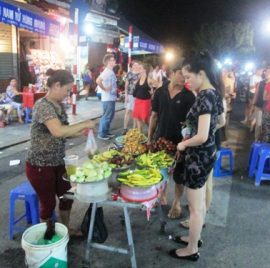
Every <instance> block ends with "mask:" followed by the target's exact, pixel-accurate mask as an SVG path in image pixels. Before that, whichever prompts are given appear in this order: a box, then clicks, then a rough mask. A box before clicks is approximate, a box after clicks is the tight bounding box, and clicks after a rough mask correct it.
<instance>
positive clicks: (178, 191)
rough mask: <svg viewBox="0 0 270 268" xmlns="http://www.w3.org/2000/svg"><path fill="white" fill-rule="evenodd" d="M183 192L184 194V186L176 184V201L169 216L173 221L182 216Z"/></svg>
mask: <svg viewBox="0 0 270 268" xmlns="http://www.w3.org/2000/svg"><path fill="white" fill-rule="evenodd" d="M183 192H184V186H183V185H182V184H175V188H174V200H173V204H172V207H171V209H170V211H169V214H168V217H169V218H171V219H175V218H178V217H180V215H181V205H180V201H181V197H182V194H183Z"/></svg>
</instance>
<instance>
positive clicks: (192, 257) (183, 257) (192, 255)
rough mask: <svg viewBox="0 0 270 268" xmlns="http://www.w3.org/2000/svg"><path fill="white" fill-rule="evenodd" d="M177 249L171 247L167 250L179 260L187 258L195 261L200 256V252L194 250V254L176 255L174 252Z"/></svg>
mask: <svg viewBox="0 0 270 268" xmlns="http://www.w3.org/2000/svg"><path fill="white" fill-rule="evenodd" d="M176 251H177V249H172V250H170V251H169V252H168V254H169V255H170V256H171V257H173V258H176V259H180V260H188V261H197V260H198V259H199V258H200V253H199V252H196V253H194V254H191V255H187V256H178V255H177V254H176Z"/></svg>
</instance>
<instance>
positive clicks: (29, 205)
mask: <svg viewBox="0 0 270 268" xmlns="http://www.w3.org/2000/svg"><path fill="white" fill-rule="evenodd" d="M9 198H10V204H9V239H10V240H12V239H13V233H14V231H20V232H22V231H24V230H25V229H26V227H19V226H16V224H17V223H18V222H19V221H21V220H22V219H23V218H25V217H26V221H27V223H28V224H29V223H32V224H37V223H39V205H38V198H37V195H36V192H35V191H34V189H33V188H32V186H31V184H30V183H29V182H24V183H22V184H20V185H18V186H17V187H16V188H14V189H12V190H11V192H10V194H9ZM16 200H24V202H25V214H23V215H21V216H20V217H18V218H17V219H16V218H15V212H16V210H15V205H16V204H15V202H16Z"/></svg>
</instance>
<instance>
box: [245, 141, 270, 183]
mask: <svg viewBox="0 0 270 268" xmlns="http://www.w3.org/2000/svg"><path fill="white" fill-rule="evenodd" d="M269 163H270V144H268V143H259V142H254V143H253V144H252V146H251V151H250V156H249V170H248V176H249V177H253V176H255V186H259V185H260V184H261V181H262V180H270V165H269Z"/></svg>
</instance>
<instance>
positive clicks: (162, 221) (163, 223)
mask: <svg viewBox="0 0 270 268" xmlns="http://www.w3.org/2000/svg"><path fill="white" fill-rule="evenodd" d="M157 203H158V216H159V222H160V231H159V232H160V233H161V234H165V233H166V230H165V229H166V224H167V222H166V220H165V217H164V213H163V210H162V207H161V203H160V200H159V199H158V200H157Z"/></svg>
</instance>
